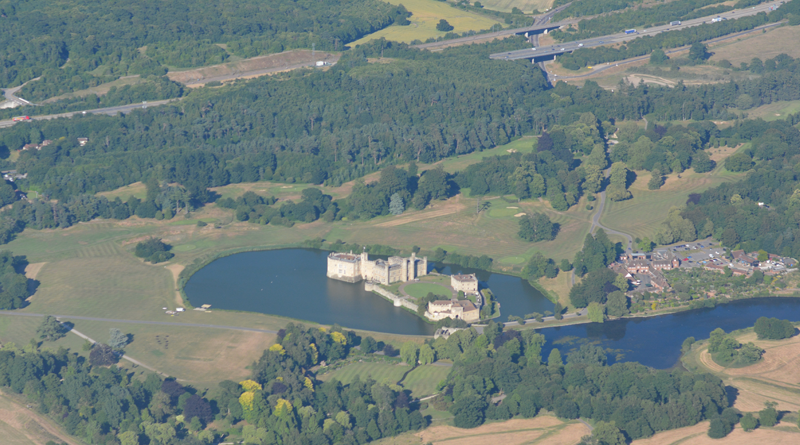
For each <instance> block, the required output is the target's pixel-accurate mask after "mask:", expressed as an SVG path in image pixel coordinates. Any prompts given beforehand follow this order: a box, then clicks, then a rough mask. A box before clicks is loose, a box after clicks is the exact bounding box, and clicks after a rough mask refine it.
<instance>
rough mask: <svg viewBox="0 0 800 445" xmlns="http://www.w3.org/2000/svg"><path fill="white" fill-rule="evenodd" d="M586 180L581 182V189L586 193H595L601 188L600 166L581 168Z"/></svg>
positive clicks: (589, 165)
mask: <svg viewBox="0 0 800 445" xmlns="http://www.w3.org/2000/svg"><path fill="white" fill-rule="evenodd" d="M583 169H584V171H585V172H586V178H585V179H584V180H583V188H584V190H586V191H587V192H591V193H597V192H599V191H600V188H601V187H602V186H603V179H604V178H603V170H602V168H601V167H600V166H597V165H594V164H588V165H586V166H584V167H583Z"/></svg>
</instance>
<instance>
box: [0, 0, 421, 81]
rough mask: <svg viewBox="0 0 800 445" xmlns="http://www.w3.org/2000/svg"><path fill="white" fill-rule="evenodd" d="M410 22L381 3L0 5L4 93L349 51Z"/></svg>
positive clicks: (96, 0) (5, 0)
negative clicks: (39, 83) (45, 83)
mask: <svg viewBox="0 0 800 445" xmlns="http://www.w3.org/2000/svg"><path fill="white" fill-rule="evenodd" d="M407 15H408V14H407V12H406V11H405V9H404V8H403V7H402V6H399V7H398V6H393V5H390V4H387V3H384V2H381V1H377V0H319V1H311V0H295V1H289V0H271V1H261V0H236V1H232V0H220V1H209V0H199V1H186V0H167V1H160V2H150V1H142V0H131V1H128V0H85V1H84V0H82V1H75V0H31V1H26V2H16V1H11V0H0V41H2V42H3V44H2V45H0V61H1V62H0V87H11V86H15V85H19V84H21V83H24V82H26V81H28V80H30V79H32V78H35V77H38V76H41V75H43V74H44V76H45V77H46V78H49V79H46V80H49V82H58V83H61V84H68V85H69V86H70V87H72V89H82V88H87V87H90V86H94V85H92V84H97V83H98V82H107V81H109V80H114V79H116V78H118V77H120V76H124V75H132V74H142V75H147V74H157V75H163V74H164V73H165V69H164V67H165V66H169V67H192V66H201V65H209V64H215V63H220V62H222V61H224V60H225V59H227V58H228V57H229V56H230V54H233V55H236V56H241V57H253V56H257V55H259V54H265V53H276V52H280V51H283V50H284V49H291V48H311V46H312V44H315V45H316V48H317V49H321V50H336V49H342V47H343V45H344V44H346V43H348V42H350V41H353V40H356V39H358V38H360V37H361V36H363V35H365V34H368V33H371V32H374V31H376V30H379V29H382V28H385V27H387V26H389V25H391V24H392V23H394V21H395V19H396V18H397V17H406V16H407ZM67 60H69V63H68V64H67V65H66V66H65V68H66V69H64V70H58V71H57V69H58V68H59V67H62V66H63V65H64V64H65V63H66V62H67ZM48 70H49V71H48ZM90 71H91V72H92V74H88V72H90Z"/></svg>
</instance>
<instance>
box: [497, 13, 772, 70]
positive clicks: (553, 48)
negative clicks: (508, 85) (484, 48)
mask: <svg viewBox="0 0 800 445" xmlns="http://www.w3.org/2000/svg"><path fill="white" fill-rule="evenodd" d="M781 4H782V2H781V1H772V2H769V3H762V4H760V5H757V6H754V7H752V8H746V9H737V10H734V11H728V12H726V13H724V14H715V15H711V16H707V17H701V18H697V19H692V20H685V21H683V22H682V23H681V24H680V25H676V26H672V25H662V26H654V27H652V28H647V29H638V30H637V32H636V33H634V34H625V33H624V32H621V33H618V34H611V35H607V36H603V37H594V38H591V39H584V40H576V41H574V42H565V43H560V44H557V45H550V46H545V47H541V48H535V47H534V48H526V49H521V50H517V51H510V52H503V53H495V54H492V55H490V56H489V57H490V58H492V59H500V60H521V59H534V58H546V57H553V56H557V55H559V54H564V53H567V52H572V51H575V50H576V49H579V48H592V47H597V46H603V45H611V44H616V43H622V42H627V41H630V40H634V39H638V38H639V37H644V36H654V35H656V34H660V33H662V32H667V31H677V30H680V29H686V28H691V27H694V26H700V25H702V24H704V23H710V22H711V20H712V19H714V18H715V17H724V18H726V19H737V18H742V17H747V16H752V15H756V14H758V13H760V12H769V10H770V8H771V7H773V6H777V7H779V6H780V5H781Z"/></svg>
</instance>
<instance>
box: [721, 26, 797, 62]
mask: <svg viewBox="0 0 800 445" xmlns="http://www.w3.org/2000/svg"><path fill="white" fill-rule="evenodd" d="M798 40H800V26H781V27H777V28H771V29H768V30H767V32H766V33H762V32H757V33H752V34H748V35H746V36H742V37H740V38H738V39H736V40H735V41H732V42H723V43H718V44H716V45H712V46H711V48H712V49H713V52H714V55H713V56H712V57H711V60H712V61H713V62H718V61H720V60H728V61H729V62H731V63H732V64H733V65H734V66H739V64H740V63H742V62H745V63H748V64H749V63H750V61H751V60H753V58H754V57H758V58H759V59H761V60H762V61H764V60H767V59H771V58H773V57H775V56H777V55H778V54H788V55H789V56H792V57H800V47H799V46H798V45H797V42H798Z"/></svg>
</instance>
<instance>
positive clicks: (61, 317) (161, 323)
mask: <svg viewBox="0 0 800 445" xmlns="http://www.w3.org/2000/svg"><path fill="white" fill-rule="evenodd" d="M0 315H15V316H18V317H44V316H46V315H48V314H33V313H30V312H16V311H0ZM53 316H54V317H56V318H58V319H59V320H87V321H107V322H111V323H129V324H149V325H157V326H184V327H194V328H212V329H229V330H232V331H246V332H263V333H266V334H277V333H278V331H273V330H270V329H255V328H243V327H240V326H224V325H216V324H204V323H176V322H172V321H149V320H118V319H113V318H96V317H83V316H79V315H53Z"/></svg>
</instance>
